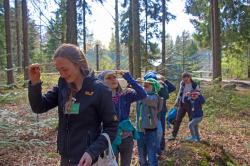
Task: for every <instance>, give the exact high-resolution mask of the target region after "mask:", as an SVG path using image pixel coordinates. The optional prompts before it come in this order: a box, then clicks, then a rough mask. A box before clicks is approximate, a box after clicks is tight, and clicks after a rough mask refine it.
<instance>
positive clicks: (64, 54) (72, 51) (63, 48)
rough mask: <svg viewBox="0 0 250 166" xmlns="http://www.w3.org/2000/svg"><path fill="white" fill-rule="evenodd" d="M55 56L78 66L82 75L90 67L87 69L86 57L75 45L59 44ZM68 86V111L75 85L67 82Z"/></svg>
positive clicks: (86, 72) (85, 74)
mask: <svg viewBox="0 0 250 166" xmlns="http://www.w3.org/2000/svg"><path fill="white" fill-rule="evenodd" d="M56 58H66V59H68V60H69V61H70V62H72V63H73V64H76V65H78V66H79V67H80V71H81V73H82V75H83V77H86V76H87V75H88V74H89V72H90V69H89V66H88V63H87V59H86V57H85V55H84V53H83V52H82V51H81V50H80V48H79V47H78V46H76V45H73V44H67V43H64V44H62V45H60V46H59V47H58V48H57V49H56V51H55V53H54V56H53V59H54V60H55V59H56ZM69 87H70V93H69V96H68V100H67V102H66V103H65V108H66V111H68V112H69V111H70V108H71V105H72V97H73V96H74V95H75V93H76V88H75V85H73V84H69Z"/></svg>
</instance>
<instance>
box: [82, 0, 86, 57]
mask: <svg viewBox="0 0 250 166" xmlns="http://www.w3.org/2000/svg"><path fill="white" fill-rule="evenodd" d="M82 3H83V6H82V15H83V18H82V21H83V23H82V26H83V27H82V28H83V51H84V54H86V52H87V48H86V1H85V0H83V2H82Z"/></svg>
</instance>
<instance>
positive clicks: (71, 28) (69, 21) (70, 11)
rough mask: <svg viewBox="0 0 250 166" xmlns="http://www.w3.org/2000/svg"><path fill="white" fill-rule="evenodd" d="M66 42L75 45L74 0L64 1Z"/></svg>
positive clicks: (75, 17) (75, 20) (75, 15)
mask: <svg viewBox="0 0 250 166" xmlns="http://www.w3.org/2000/svg"><path fill="white" fill-rule="evenodd" d="M66 42H67V43H71V44H75V45H77V14H76V0H67V2H66Z"/></svg>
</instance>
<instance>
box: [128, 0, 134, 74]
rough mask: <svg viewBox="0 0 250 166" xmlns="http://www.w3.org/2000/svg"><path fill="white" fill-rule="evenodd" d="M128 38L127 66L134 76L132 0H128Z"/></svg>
mask: <svg viewBox="0 0 250 166" xmlns="http://www.w3.org/2000/svg"><path fill="white" fill-rule="evenodd" d="M129 5H130V6H129V39H128V61H129V64H128V68H129V72H130V73H131V74H132V75H133V76H134V70H133V64H134V58H133V44H132V43H133V40H132V39H133V37H132V36H133V24H132V0H130V4H129Z"/></svg>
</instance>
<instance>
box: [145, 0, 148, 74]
mask: <svg viewBox="0 0 250 166" xmlns="http://www.w3.org/2000/svg"><path fill="white" fill-rule="evenodd" d="M144 3H145V17H146V22H145V59H146V61H145V62H144V63H145V72H147V70H148V63H147V62H148V61H147V60H148V1H147V0H144Z"/></svg>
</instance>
